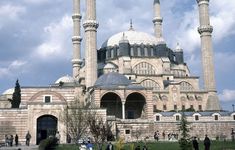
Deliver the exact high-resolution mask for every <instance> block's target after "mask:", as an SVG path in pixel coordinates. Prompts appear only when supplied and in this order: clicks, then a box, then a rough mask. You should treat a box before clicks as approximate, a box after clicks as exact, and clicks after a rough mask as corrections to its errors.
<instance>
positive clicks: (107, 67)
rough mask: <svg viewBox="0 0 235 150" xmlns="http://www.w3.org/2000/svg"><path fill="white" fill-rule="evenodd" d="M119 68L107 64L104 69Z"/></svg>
mask: <svg viewBox="0 0 235 150" xmlns="http://www.w3.org/2000/svg"><path fill="white" fill-rule="evenodd" d="M115 68H117V67H115V66H114V64H111V63H107V64H106V65H105V66H104V69H115Z"/></svg>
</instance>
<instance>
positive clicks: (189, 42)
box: [162, 0, 235, 53]
mask: <svg viewBox="0 0 235 150" xmlns="http://www.w3.org/2000/svg"><path fill="white" fill-rule="evenodd" d="M167 3H169V2H168V1H167ZM234 6H235V1H231V0H223V1H221V0H214V1H213V3H210V14H211V15H210V20H211V25H212V26H213V27H214V32H213V33H212V36H213V40H214V42H217V43H218V42H221V41H222V40H223V38H225V37H228V36H230V35H234V34H235V20H234V18H235V9H234ZM164 10H165V9H163V10H162V11H164ZM171 10H172V8H171ZM163 14H164V13H163ZM165 17H166V19H168V20H169V19H170V18H173V21H174V22H173V23H172V24H171V25H169V26H168V27H167V28H168V29H171V28H173V29H175V30H176V31H173V32H172V34H170V35H171V37H169V35H168V40H169V43H170V45H171V46H172V45H174V44H175V43H176V41H178V42H180V43H181V44H182V47H183V48H184V49H185V52H187V53H193V52H194V51H196V50H197V49H199V48H200V35H199V34H198V32H197V28H198V27H199V16H198V6H197V4H196V2H195V4H194V5H193V8H192V9H191V10H188V11H184V12H182V11H181V12H180V14H178V13H173V12H172V13H166V16H165ZM176 18H177V19H176ZM164 21H165V20H164ZM174 26H178V27H177V28H175V27H174ZM168 33H169V32H168ZM172 35H173V36H172Z"/></svg>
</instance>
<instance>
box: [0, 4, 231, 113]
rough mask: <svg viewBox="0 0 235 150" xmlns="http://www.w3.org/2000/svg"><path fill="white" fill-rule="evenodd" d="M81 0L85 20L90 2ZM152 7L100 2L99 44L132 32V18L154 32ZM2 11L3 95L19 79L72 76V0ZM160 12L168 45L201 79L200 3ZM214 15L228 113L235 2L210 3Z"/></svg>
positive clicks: (31, 82)
mask: <svg viewBox="0 0 235 150" xmlns="http://www.w3.org/2000/svg"><path fill="white" fill-rule="evenodd" d="M81 1H82V5H83V6H82V15H83V18H84V11H85V8H84V2H85V0H81ZM152 4H153V0H145V1H143V0H97V17H98V18H97V20H98V22H99V24H100V26H99V28H98V46H101V44H102V43H103V42H104V41H105V40H106V39H107V38H108V37H110V36H111V35H113V34H115V33H117V32H121V31H125V30H127V29H128V28H129V20H130V19H132V20H133V25H134V28H135V29H136V30H138V31H144V32H147V33H150V34H153V23H152V18H153V10H152V7H153V6H152ZM0 10H1V11H0V93H2V92H4V91H5V90H6V89H8V88H12V87H14V85H15V81H16V79H17V78H19V82H20V84H21V86H43V85H48V84H50V83H54V82H55V81H56V80H57V79H58V78H59V77H61V76H63V75H67V74H69V75H71V72H72V69H71V58H72V42H71V36H72V20H71V14H72V0H1V1H0ZM161 13H162V16H163V20H164V21H163V37H164V39H165V41H166V42H167V45H168V47H170V48H172V49H174V48H175V46H176V43H177V42H179V43H180V44H181V47H182V48H183V49H184V54H185V60H186V62H187V64H188V65H189V68H190V70H191V74H192V75H198V76H201V72H202V68H201V61H200V58H201V55H200V36H199V34H198V32H197V27H198V26H199V23H198V10H197V5H196V0H164V1H163V0H162V1H161ZM210 14H211V24H212V25H213V26H214V32H213V47H214V55H215V60H214V61H215V70H216V72H215V73H216V74H215V76H216V84H217V89H218V95H219V97H220V102H221V105H222V107H223V109H226V110H232V106H231V105H232V104H235V76H234V74H235V50H234V47H235V43H234V41H235V1H234V0H223V1H221V0H211V2H210ZM82 32H83V29H82ZM82 47H83V46H82ZM82 49H83V50H84V48H82ZM83 53H84V52H83ZM200 79H201V82H202V78H200Z"/></svg>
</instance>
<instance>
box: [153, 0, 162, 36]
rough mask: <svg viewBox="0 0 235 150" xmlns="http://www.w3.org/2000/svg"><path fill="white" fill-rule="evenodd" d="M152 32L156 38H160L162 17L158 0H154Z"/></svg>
mask: <svg viewBox="0 0 235 150" xmlns="http://www.w3.org/2000/svg"><path fill="white" fill-rule="evenodd" d="M153 6H154V18H153V23H154V32H155V36H156V38H157V39H160V38H162V17H161V9H160V0H154V3H153Z"/></svg>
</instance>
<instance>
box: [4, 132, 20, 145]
mask: <svg viewBox="0 0 235 150" xmlns="http://www.w3.org/2000/svg"><path fill="white" fill-rule="evenodd" d="M13 141H14V137H13V135H5V146H6V147H8V146H13ZM18 141H19V138H18V135H17V134H16V135H15V145H16V146H17V145H18Z"/></svg>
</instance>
